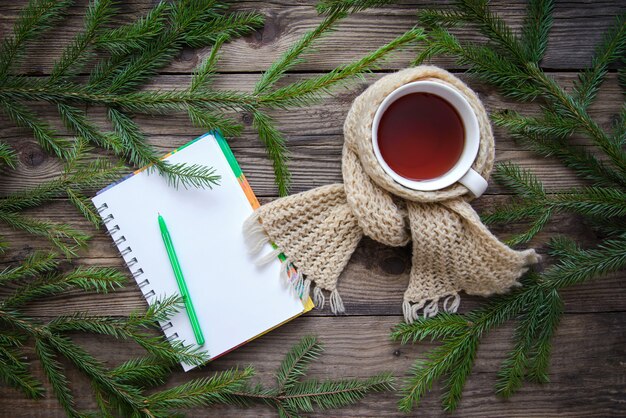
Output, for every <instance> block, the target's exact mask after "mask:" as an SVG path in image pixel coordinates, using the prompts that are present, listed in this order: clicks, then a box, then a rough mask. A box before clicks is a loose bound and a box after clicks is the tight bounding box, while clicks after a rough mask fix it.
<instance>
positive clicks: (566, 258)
mask: <svg viewBox="0 0 626 418" xmlns="http://www.w3.org/2000/svg"><path fill="white" fill-rule="evenodd" d="M561 242H562V241H552V243H551V244H552V246H553V248H554V250H555V252H554V253H553V254H555V255H556V254H558V256H559V261H558V262H557V263H556V264H555V265H554V266H552V267H551V268H550V269H548V270H547V271H546V272H545V273H544V274H543V278H544V283H545V285H546V286H549V287H551V288H555V289H561V288H564V287H568V286H573V285H575V284H579V283H582V282H584V281H586V280H589V279H591V278H594V277H598V276H603V275H606V274H609V273H612V272H615V271H619V270H623V269H624V268H625V267H626V236H621V237H618V238H614V239H608V240H605V241H604V242H603V243H602V244H600V245H598V246H597V247H596V248H593V249H582V248H579V247H578V246H575V245H572V246H564V245H562V244H561Z"/></svg>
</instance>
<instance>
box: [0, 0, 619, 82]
mask: <svg viewBox="0 0 626 418" xmlns="http://www.w3.org/2000/svg"><path fill="white" fill-rule="evenodd" d="M77 3H78V5H77V6H74V7H72V8H71V9H70V12H69V16H68V18H67V19H66V20H65V21H64V22H63V24H62V30H59V29H57V30H56V31H55V32H53V33H54V35H53V36H47V37H46V38H45V40H44V41H41V42H38V43H36V44H35V45H34V46H33V48H32V49H31V51H32V53H31V54H30V56H29V59H28V61H27V63H26V64H25V65H24V66H23V70H24V71H26V72H28V73H32V74H48V73H49V72H50V70H51V68H52V64H51V62H52V58H53V57H58V56H60V54H61V51H62V49H63V47H64V46H65V45H67V44H68V43H69V42H70V40H71V39H72V37H73V36H74V35H75V34H76V33H78V32H79V31H80V30H81V29H82V27H83V25H82V20H81V19H82V15H83V13H84V9H85V4H86V2H85V1H80V2H77ZM233 3H235V4H236V5H235V8H236V9H238V10H258V11H260V12H261V13H262V14H264V15H265V16H266V23H265V27H264V28H263V29H261V30H259V31H258V32H257V33H255V34H252V35H250V36H248V37H246V38H244V39H240V40H237V41H235V42H233V43H231V44H229V45H226V46H225V47H224V54H223V56H224V58H223V59H222V60H221V61H220V67H219V68H220V71H226V72H250V71H263V70H265V69H266V68H268V66H269V65H270V64H271V63H272V62H273V61H274V60H275V59H276V58H277V57H278V56H279V55H280V54H281V53H282V52H284V51H285V50H287V49H288V48H289V47H290V46H291V45H292V44H293V43H294V42H295V41H296V40H297V39H299V37H300V36H302V34H304V33H305V32H306V31H308V30H310V29H312V28H314V27H315V26H316V25H317V24H318V23H319V22H320V21H321V17H319V16H318V15H317V13H316V12H315V9H314V5H315V3H316V1H314V0H309V1H298V2H290V1H285V0H278V1H273V2H259V1H243V2H233ZM24 4H25V0H23V1H19V2H2V4H0V16H1V17H2V19H0V37H4V36H6V35H7V33H10V30H11V28H12V26H13V23H14V22H15V19H16V16H17V14H18V12H19V10H20V9H21V8H22V7H23V5H24ZM439 4H440V3H438V2H436V1H433V0H430V1H402V2H400V4H398V5H393V6H389V7H385V8H381V9H374V10H370V11H366V12H363V13H359V14H357V15H354V16H351V17H349V18H347V19H346V20H345V21H344V22H342V23H341V24H340V25H339V27H338V30H337V32H335V33H331V34H329V35H328V36H327V37H326V38H325V39H324V40H323V41H322V42H320V43H319V45H320V49H318V50H323V51H324V53H318V54H316V55H315V59H311V60H309V61H308V62H306V63H303V64H301V65H299V66H298V67H297V70H301V71H319V70H330V69H332V68H334V67H336V66H337V65H340V64H344V63H347V62H350V61H351V60H354V59H358V58H359V57H361V56H363V55H365V54H367V53H368V52H370V51H373V50H374V49H376V48H377V47H379V46H381V45H383V44H385V43H387V42H389V41H391V40H392V39H394V38H395V37H397V36H399V35H400V34H402V33H403V32H405V31H406V30H408V29H410V28H411V27H413V26H414V25H416V23H417V20H416V12H417V10H418V9H424V8H429V7H432V6H433V5H439ZM150 5H151V4H150V2H146V1H142V0H133V1H128V2H123V3H122V4H121V6H120V8H121V11H122V20H123V21H131V20H133V19H135V18H136V17H137V16H138V15H143V14H145V13H146V11H147V10H148V8H149V7H150ZM491 6H492V9H493V10H494V11H495V12H497V13H499V14H500V15H501V16H502V17H503V18H504V19H505V20H506V21H507V22H509V23H510V24H511V26H512V28H513V29H514V30H516V31H517V30H519V28H520V26H521V24H522V21H523V17H524V16H525V13H526V10H525V8H526V2H525V1H523V0H515V1H502V0H499V1H492V2H491ZM625 8H626V6H624V4H623V3H621V2H613V1H609V0H603V1H594V2H588V1H585V0H575V1H567V2H557V5H556V10H555V13H554V26H553V29H552V31H551V33H550V42H549V48H548V50H547V52H546V57H545V59H544V61H543V65H544V66H545V67H547V68H552V69H572V68H582V67H585V66H587V65H588V64H589V62H590V56H591V54H592V53H593V50H594V47H595V45H596V44H597V43H598V42H599V41H600V39H601V36H602V33H603V32H604V31H605V30H606V29H607V28H608V27H609V26H610V25H611V24H612V22H613V20H614V16H616V15H617V14H619V13H620V12H623V11H624V10H625ZM459 33H460V34H462V38H463V39H467V40H469V41H476V42H482V41H484V40H483V38H481V37H479V36H476V34H475V33H474V31H472V30H468V29H465V30H461V31H459ZM42 51H45V53H42ZM208 53H209V51H208V49H204V50H200V51H193V50H185V51H183V53H182V54H180V56H179V57H178V59H177V60H176V62H175V63H173V64H172V65H171V66H170V67H168V68H166V69H165V71H167V72H176V73H189V72H190V71H191V70H192V69H193V68H194V67H195V66H196V65H198V64H199V63H200V62H201V61H202V60H203V59H205V58H206V56H207V55H208ZM414 57H415V48H413V47H411V48H407V49H406V50H404V51H401V52H398V53H396V54H395V55H394V57H393V58H392V59H390V60H388V61H386V62H385V63H384V64H383V65H382V68H385V69H397V68H402V67H405V66H406V65H407V63H408V62H410V60H411V59H412V58H414ZM251 58H252V59H251ZM435 63H437V64H440V65H445V66H450V65H452V61H451V60H450V59H445V58H444V59H441V58H438V59H436V60H435Z"/></svg>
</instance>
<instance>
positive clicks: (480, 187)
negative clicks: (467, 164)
mask: <svg viewBox="0 0 626 418" xmlns="http://www.w3.org/2000/svg"><path fill="white" fill-rule="evenodd" d="M459 183H461V184H462V185H463V186H465V187H467V188H468V189H469V191H470V192H472V194H473V195H474V196H476V197H480V195H482V194H483V193H485V190H487V180H485V179H484V178H483V176H481V175H480V174H478V173H477V172H476V171H474V169H471V168H470V169H469V170H467V173H465V175H464V176H463V177H461V178H460V179H459Z"/></svg>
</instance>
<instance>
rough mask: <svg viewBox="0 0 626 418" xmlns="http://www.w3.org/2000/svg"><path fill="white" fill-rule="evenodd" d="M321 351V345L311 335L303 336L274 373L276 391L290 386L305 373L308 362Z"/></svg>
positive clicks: (315, 357)
mask: <svg viewBox="0 0 626 418" xmlns="http://www.w3.org/2000/svg"><path fill="white" fill-rule="evenodd" d="M322 351H323V348H322V346H321V345H320V344H319V343H318V342H317V339H316V338H315V337H313V336H305V337H303V338H302V339H301V340H300V342H299V343H298V344H296V345H295V346H293V347H292V348H291V350H289V352H288V353H287V355H286V356H285V359H284V360H283V361H282V363H281V364H280V367H279V368H278V372H277V373H276V381H277V389H278V391H283V390H285V389H289V388H291V387H292V386H293V385H294V384H295V383H296V382H297V381H298V379H300V377H302V376H304V375H306V372H307V370H308V366H309V364H310V363H311V362H312V361H314V360H315V359H317V358H318V357H319V356H320V354H321V353H322Z"/></svg>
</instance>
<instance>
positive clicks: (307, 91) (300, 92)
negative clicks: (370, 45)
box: [260, 28, 425, 107]
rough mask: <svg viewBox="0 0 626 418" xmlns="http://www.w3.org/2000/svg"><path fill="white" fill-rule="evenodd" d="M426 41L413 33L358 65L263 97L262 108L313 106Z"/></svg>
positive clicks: (377, 51) (396, 40)
mask: <svg viewBox="0 0 626 418" xmlns="http://www.w3.org/2000/svg"><path fill="white" fill-rule="evenodd" d="M424 38H425V37H424V33H423V31H422V30H421V29H419V28H415V29H412V30H410V31H407V32H405V33H404V34H403V35H401V36H399V37H398V38H396V39H394V40H393V41H391V42H390V43H388V44H386V45H384V46H382V47H380V48H379V49H378V50H376V51H374V52H372V53H370V54H369V55H367V56H365V57H363V58H361V59H360V60H358V61H355V62H353V63H351V64H348V65H345V66H342V67H338V68H335V69H334V70H332V71H331V72H328V73H326V74H323V75H321V76H318V77H315V78H309V79H306V80H303V81H298V82H295V83H292V84H290V85H288V86H285V87H282V88H279V89H276V90H274V91H273V92H271V93H268V94H266V95H264V96H262V97H261V99H260V102H261V103H263V104H271V105H272V106H273V107H287V106H294V105H297V106H306V105H310V104H312V103H314V102H316V101H318V100H319V99H320V98H321V97H322V95H323V94H328V93H329V92H330V91H329V88H330V87H331V86H335V85H337V84H338V83H341V82H343V81H344V80H346V79H354V78H355V77H357V76H360V75H362V74H363V73H365V72H368V71H370V70H372V69H373V67H372V66H373V65H376V64H379V63H380V61H381V60H382V59H384V58H385V57H387V56H388V54H389V53H390V52H391V51H395V50H397V49H398V48H401V47H403V46H405V45H406V44H408V43H411V42H415V41H420V40H423V39H424Z"/></svg>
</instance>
